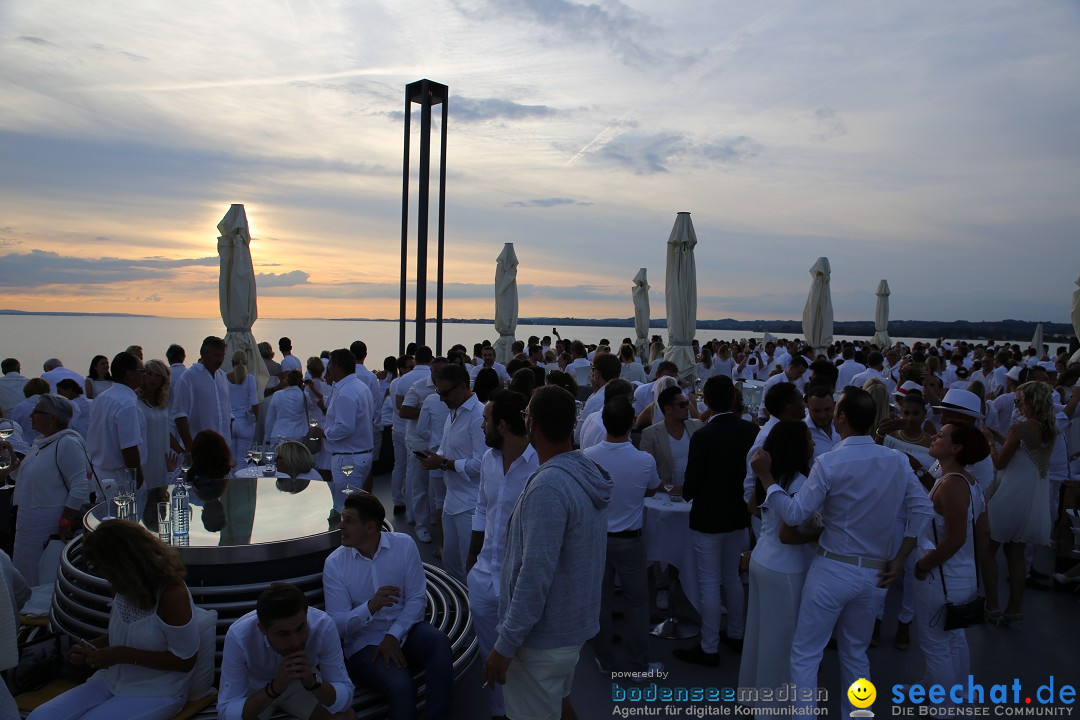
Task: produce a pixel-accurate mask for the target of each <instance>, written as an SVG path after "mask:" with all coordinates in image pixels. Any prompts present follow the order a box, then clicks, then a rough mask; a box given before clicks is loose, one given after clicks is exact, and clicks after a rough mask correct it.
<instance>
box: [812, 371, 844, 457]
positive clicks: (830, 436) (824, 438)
mask: <svg viewBox="0 0 1080 720" xmlns="http://www.w3.org/2000/svg"><path fill="white" fill-rule="evenodd" d="M835 409H836V402H835V401H834V400H833V389H832V388H831V387H829V386H827V385H811V386H810V387H808V388H807V389H806V427H808V428H810V438H811V439H812V440H813V441H814V458H815V459H817V458H818V457H820V456H821V455H824V454H825V453H827V452H829V451H830V450H832V449H833V448H834V447H835V446H836V443H838V442H840V437H839V436H838V435H837V434H836V428H834V427H833V412H834V411H835Z"/></svg>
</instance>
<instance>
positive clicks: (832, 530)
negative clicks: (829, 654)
mask: <svg viewBox="0 0 1080 720" xmlns="http://www.w3.org/2000/svg"><path fill="white" fill-rule="evenodd" d="M874 414H875V410H874V401H873V400H872V399H871V398H870V394H869V393H868V392H866V391H865V390H859V389H853V390H850V391H848V392H846V393H844V394H843V395H842V396H841V397H840V401H839V402H838V403H837V405H836V416H835V424H836V429H837V431H838V432H839V433H840V437H841V438H843V439H842V440H841V442H840V443H839V444H838V445H837V446H836V448H835V449H834V450H833V451H832V452H830V453H826V454H825V455H822V456H821V457H819V458H817V460H816V461H815V462H814V466H813V468H811V470H810V477H809V478H808V479H807V481H806V482H805V483H804V484H803V487H802V490H800V491H799V492H798V493H796V494H795V495H794V496H791V495H788V494H787V493H786V492H785V491H784V490H783V489H782V488H780V487H779V486H778V485H777V484H776V481H775V479H774V478H773V477H772V474H771V461H770V459H769V456H768V453H765V452H764V451H759V452H758V453H757V454H756V455H755V457H754V459H753V468H754V471H755V473H756V474H757V476H758V478H760V479H761V482H762V485H764V486H765V488H766V491H767V493H768V494H767V495H766V498H765V502H764V503H763V506H764V507H767V508H769V509H770V510H772V511H775V512H777V513H779V517H780V518H781V519H782V520H783V521H784V522H785V523H787V524H788V525H791V526H795V525H798V524H799V523H802V522H804V521H805V520H806V519H807V518H809V517H810V516H811V515H812V514H813V513H815V512H819V511H820V512H821V515H822V519H823V522H824V525H825V528H824V531H823V532H822V534H821V537H820V539H819V541H818V557H815V558H814V561H813V562H812V564H811V565H810V570H809V572H808V573H807V576H806V584H805V586H804V587H803V596H802V602H801V604H800V607H799V619H798V623H797V625H796V629H795V637H794V639H793V641H792V646H791V680H792V682H793V683H794V684H795V686H796V690H797V692H799V693H800V697H801V696H802V693H808V696H809V697H811V698H813V697H814V696H815V695H814V692H815V690H816V688H817V687H818V666H819V665H820V664H821V656H822V653H823V652H824V650H825V645H826V643H828V641H829V637H830V636H831V635H832V633H833V628H834V627H836V637H837V641H838V643H839V652H840V687H841V688H848V687H850V686H851V684H852V683H853V682H855V680H857V679H859V678H866V679H867V680H869V679H870V663H869V661H868V660H867V657H866V648H867V646H868V645H869V644H870V635H871V633H872V632H873V629H874V619H875V616H876V614H877V609H878V607H879V606H880V604H881V601H882V599H883V598H884V595H885V593H886V587H887V586H888V585H889V583H891V582H892V581H893V580H894V579H895V578H896V576H897V574H898V572H899V571H900V569H901V568H903V566H904V561H905V560H906V559H907V556H908V554H909V553H910V552H911V550H912V549H913V548H914V547H915V539H916V537H918V535H919V533H920V532H921V531H922V529H923V527H924V526H925V524H926V522H927V521H929V520H930V518H931V516H932V514H933V505H931V503H930V500H929V498H928V497H927V496H926V491H925V490H924V489H923V487H922V486H921V485H920V484H919V482H918V480H916V479H915V474H914V473H913V472H912V471H911V467H910V466H909V465H908V461H907V458H906V457H905V456H904V455H903V454H902V453H899V452H896V451H895V450H890V449H889V448H885V447H881V446H880V445H877V444H876V443H875V442H874V441H873V439H872V438H870V437H869V435H868V433H869V432H870V428H871V426H872V425H873V422H874ZM905 510H906V511H907V513H908V522H907V525H906V527H905V530H904V539H903V541H902V542H901V544H900V547H899V548H898V547H896V546H895V545H896V542H895V541H896V538H895V536H894V534H893V533H891V532H884V531H883V529H887V528H891V527H892V526H893V524H894V523H895V522H896V518H897V517H898V516H899V515H900V514H901V513H902V512H904V511H905ZM841 695H843V698H842V703H843V705H842V708H841V710H842V712H844V713H845V714H848V713H850V712H851V710H852V708H851V706H850V702H848V700H847V696H846V695H844V693H841ZM815 703H816V701H814V700H809V701H808V704H809V706H810V707H811V708H813V707H815Z"/></svg>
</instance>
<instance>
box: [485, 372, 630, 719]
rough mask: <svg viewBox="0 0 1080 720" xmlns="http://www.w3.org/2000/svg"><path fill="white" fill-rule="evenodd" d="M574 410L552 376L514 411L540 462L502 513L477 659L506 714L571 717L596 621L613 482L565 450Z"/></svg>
mask: <svg viewBox="0 0 1080 720" xmlns="http://www.w3.org/2000/svg"><path fill="white" fill-rule="evenodd" d="M576 413H577V408H576V407H575V405H574V397H573V396H572V395H570V393H568V392H566V391H565V390H563V389H562V388H559V387H556V386H552V385H548V386H545V387H542V388H539V389H537V390H536V392H535V393H533V396H532V399H531V400H530V401H529V406H528V407H527V408H526V409H525V413H524V414H525V427H526V429H527V430H528V432H529V441H530V442H531V443H532V446H533V448H534V449H535V450H536V455H537V458H538V460H539V461H540V467H539V469H538V470H537V471H536V473H535V474H534V475H533V476H532V477H531V478H530V479H529V480H528V482H527V483H526V485H525V489H524V490H523V491H522V493H521V496H520V497H519V498H518V501H517V504H516V505H515V506H514V511H513V513H512V514H511V516H510V526H509V529H508V531H507V537H506V555H505V558H504V559H503V565H502V573H501V578H500V593H499V625H498V628H496V632H497V633H498V639H497V640H496V641H495V647H494V648H493V649H492V651H491V653H490V654H489V655H488V658H487V662H486V663H485V664H484V680H485V681H487V682H489V683H500V684H505V685H506V688H505V690H504V699H505V703H506V714H507V717H509V718H512V720H532V719H533V718H535V719H536V720H541V719H543V720H549V719H551V720H555V719H557V718H559V717H575V715H574V714H573V709H572V708H570V707H569V701H568V700H567V698H568V697H569V695H570V686H571V683H572V682H573V678H574V667H575V666H576V665H577V661H578V654H579V653H580V651H581V646H582V645H583V644H584V643H585V641H586V640H588V639H589V638H591V637H593V636H594V635H596V633H597V632H598V631H599V629H600V624H599V618H600V587H601V582H602V580H603V573H604V562H605V554H606V552H607V506H608V503H609V502H610V500H611V490H612V487H613V483H612V480H611V477H610V476H609V475H608V473H607V472H606V471H605V470H604V469H603V468H601V467H600V466H599V465H597V464H596V463H594V462H593V461H592V460H589V459H588V458H586V457H585V456H584V455H582V454H581V452H579V451H575V450H573V444H572V437H573V432H574V425H575V422H576ZM564 706H565V709H566V712H565V713H564Z"/></svg>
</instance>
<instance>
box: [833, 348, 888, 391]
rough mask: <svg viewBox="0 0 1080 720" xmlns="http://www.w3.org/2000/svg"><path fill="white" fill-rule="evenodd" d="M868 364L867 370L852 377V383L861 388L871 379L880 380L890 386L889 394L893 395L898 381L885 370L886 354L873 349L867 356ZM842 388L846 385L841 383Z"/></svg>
mask: <svg viewBox="0 0 1080 720" xmlns="http://www.w3.org/2000/svg"><path fill="white" fill-rule="evenodd" d="M866 366H867V367H866V369H865V370H863V371H862V372H861V373H858V374H856V375H855V377H853V378H851V383H850V384H851V385H854V386H855V387H857V388H861V387H863V386H864V385H865V384H866V383H867V381H869V380H873V379H876V380H880V381H881V382H883V383H885V385H886V386H887V387H888V390H889V395H892V394H893V392H895V390H896V383H895V382H893V379H892V377H891V376H890V375H889V374H888V373H887V372H885V356H884V355H882V354H881V353H879V352H878V351H877V350H874V351H872V352H871V353H870V355H869V356H868V357H867V358H866ZM840 388H841V389H843V388H844V386H843V385H841V386H840Z"/></svg>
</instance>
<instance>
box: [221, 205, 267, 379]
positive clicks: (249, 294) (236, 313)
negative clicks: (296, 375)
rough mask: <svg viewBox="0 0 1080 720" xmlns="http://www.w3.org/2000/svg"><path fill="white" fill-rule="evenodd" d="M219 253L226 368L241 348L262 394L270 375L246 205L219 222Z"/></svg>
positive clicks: (237, 207)
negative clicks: (258, 332)
mask: <svg viewBox="0 0 1080 720" xmlns="http://www.w3.org/2000/svg"><path fill="white" fill-rule="evenodd" d="M218 233H220V236H219V237H218V256H219V257H220V258H221V273H220V275H219V276H218V300H219V302H220V304H221V319H222V320H223V321H224V322H225V367H227V368H231V367H232V356H233V353H235V352H236V351H237V350H241V351H243V353H244V355H245V356H246V357H247V368H248V372H250V373H253V374H254V375H255V382H256V385H257V386H258V389H259V396H260V397H261V396H262V391H263V388H265V387H266V381H267V380H268V379H269V374H268V373H267V372H266V364H265V363H264V362H263V360H262V357H261V356H260V355H259V348H258V345H257V343H256V342H255V336H254V335H252V334H251V327H252V325H254V324H255V320H256V319H258V317H259V310H258V306H257V303H256V293H255V269H254V267H252V265H251V233H250V231H249V230H248V222H247V213H246V212H245V211H244V206H243V205H232V206H231V207H230V208H229V212H227V213H225V217H223V218H222V219H221V222H219V223H218Z"/></svg>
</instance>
